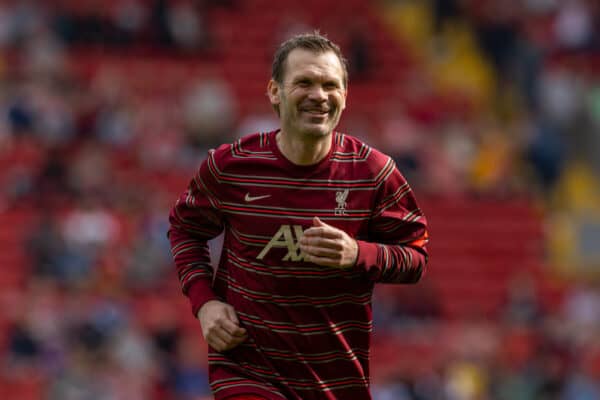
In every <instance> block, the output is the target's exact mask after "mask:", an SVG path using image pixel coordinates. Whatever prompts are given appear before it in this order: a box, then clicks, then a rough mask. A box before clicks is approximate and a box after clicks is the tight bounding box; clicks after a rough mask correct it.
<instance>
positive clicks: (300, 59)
mask: <svg viewBox="0 0 600 400" xmlns="http://www.w3.org/2000/svg"><path fill="white" fill-rule="evenodd" d="M298 75H317V76H321V77H327V78H329V79H339V80H341V81H343V80H344V69H343V68H342V63H341V62H340V59H339V58H338V56H337V55H336V54H335V53H334V52H332V51H327V52H324V53H317V52H314V51H310V50H306V49H294V50H292V51H291V52H290V53H289V54H288V57H287V60H286V68H285V77H284V79H286V78H289V79H293V78H294V77H296V76H298Z"/></svg>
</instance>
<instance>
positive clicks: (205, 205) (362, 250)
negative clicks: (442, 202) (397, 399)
mask: <svg viewBox="0 0 600 400" xmlns="http://www.w3.org/2000/svg"><path fill="white" fill-rule="evenodd" d="M276 134H277V131H275V132H268V133H257V134H253V135H249V136H247V137H244V138H242V139H240V140H238V141H236V142H235V143H233V144H230V145H222V146H220V147H219V148H218V149H216V150H211V151H210V152H209V154H208V157H207V159H206V160H205V161H204V162H203V163H202V165H201V166H200V169H199V171H198V173H197V174H196V175H195V176H194V178H193V179H192V181H191V183H190V185H189V188H188V190H187V191H186V192H185V193H184V194H183V195H182V196H181V197H180V198H179V200H178V201H177V204H176V205H175V207H174V208H173V210H172V211H171V215H170V223H171V228H170V230H169V238H170V241H171V246H172V252H173V257H174V260H175V264H176V267H177V272H178V275H179V279H180V281H181V284H182V288H183V292H184V293H185V294H186V295H187V296H188V297H189V299H190V301H191V304H192V310H193V313H194V315H196V313H197V311H198V310H199V308H200V307H201V306H202V305H203V304H204V303H205V302H206V301H208V300H211V299H220V300H222V301H225V302H227V303H228V304H231V305H232V306H233V307H234V308H235V310H236V312H237V315H238V317H239V319H240V323H241V325H242V326H243V327H244V328H246V329H247V331H248V340H247V341H246V342H245V343H243V344H241V345H240V346H238V347H236V348H235V349H232V350H230V351H227V352H223V353H218V352H216V351H214V350H213V349H210V351H209V380H210V384H211V388H212V390H213V393H214V394H215V397H216V399H223V398H225V397H227V396H231V395H234V394H239V393H247V394H252V393H254V394H257V395H260V396H264V397H266V398H268V399H302V400H310V399H370V398H371V396H370V393H369V341H370V333H371V330H372V310H371V295H372V291H373V285H374V284H375V283H376V282H389V283H414V282H416V281H418V280H419V278H420V277H421V276H422V274H423V272H424V270H425V265H426V262H427V251H426V247H425V245H426V243H427V240H428V235H427V223H426V219H425V217H424V216H423V214H422V212H421V210H420V209H419V207H418V206H417V203H416V201H415V197H414V195H413V193H412V191H411V189H410V187H409V185H408V183H407V182H406V181H405V179H404V178H403V176H402V175H401V173H400V172H399V171H398V170H397V169H396V167H395V164H394V162H393V160H392V159H391V158H390V157H388V156H386V155H384V154H382V153H381V152H379V151H377V150H375V149H373V148H371V147H369V146H368V145H366V144H365V143H363V142H361V141H360V140H358V139H356V138H354V137H351V136H348V135H344V134H341V133H334V134H333V135H332V146H331V150H330V152H329V154H328V156H327V157H325V158H324V159H323V160H322V161H321V162H319V163H318V164H315V165H310V166H298V165H295V164H293V163H291V162H290V161H289V160H288V159H286V158H285V157H284V156H283V154H281V152H280V151H279V149H278V147H277V144H276V141H275V135H276ZM315 216H318V217H319V218H320V219H321V220H322V221H324V222H325V223H327V224H330V225H333V226H335V227H337V228H340V229H342V230H344V231H345V232H346V233H348V234H349V235H350V236H352V237H354V238H355V239H357V241H358V245H359V254H358V259H357V262H356V266H355V267H354V268H350V269H336V268H330V267H322V266H319V265H316V264H313V263H309V262H305V261H304V260H303V254H302V252H301V251H300V249H299V244H298V242H299V240H300V238H301V237H302V233H303V231H304V230H306V229H307V228H309V227H310V226H312V219H313V217H315ZM223 230H224V231H225V234H224V242H223V250H222V253H221V258H220V264H219V267H218V269H217V271H216V272H215V271H213V269H212V268H211V266H210V259H209V253H208V246H207V243H206V242H207V240H209V239H211V238H214V237H215V236H217V235H218V234H220V233H221V232H222V231H223Z"/></svg>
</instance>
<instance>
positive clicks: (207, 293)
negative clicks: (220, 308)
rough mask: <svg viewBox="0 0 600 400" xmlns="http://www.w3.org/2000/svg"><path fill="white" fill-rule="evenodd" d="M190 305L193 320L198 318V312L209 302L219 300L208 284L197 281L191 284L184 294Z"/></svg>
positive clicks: (203, 281)
mask: <svg viewBox="0 0 600 400" xmlns="http://www.w3.org/2000/svg"><path fill="white" fill-rule="evenodd" d="M186 295H187V297H188V298H189V300H190V303H191V305H192V313H193V314H194V318H197V317H198V311H199V310H200V308H201V307H202V306H203V305H204V304H205V303H206V302H208V301H210V300H219V298H218V297H217V295H216V294H215V293H214V292H213V290H212V287H211V286H210V284H209V283H208V282H207V281H205V280H202V279H197V280H195V281H194V282H192V283H191V285H190V287H189V288H188V290H187V293H186Z"/></svg>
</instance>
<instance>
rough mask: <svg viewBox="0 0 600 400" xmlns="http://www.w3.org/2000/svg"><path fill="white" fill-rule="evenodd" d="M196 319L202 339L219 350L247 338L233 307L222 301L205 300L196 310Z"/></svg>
mask: <svg viewBox="0 0 600 400" xmlns="http://www.w3.org/2000/svg"><path fill="white" fill-rule="evenodd" d="M198 320H199V321H200V325H201V327H202V335H203V336H204V339H205V340H206V342H207V343H208V344H209V345H210V346H211V347H212V348H213V349H215V350H217V351H219V352H221V351H227V350H231V349H233V348H234V347H236V346H237V345H239V344H240V343H242V342H243V341H245V340H246V339H247V338H248V335H247V333H246V329H244V328H242V327H240V321H239V320H238V317H237V315H236V314H235V310H234V309H233V307H232V306H230V305H229V304H227V303H223V302H222V301H218V300H210V301H207V302H206V303H205V304H204V305H203V306H202V307H200V310H199V311H198Z"/></svg>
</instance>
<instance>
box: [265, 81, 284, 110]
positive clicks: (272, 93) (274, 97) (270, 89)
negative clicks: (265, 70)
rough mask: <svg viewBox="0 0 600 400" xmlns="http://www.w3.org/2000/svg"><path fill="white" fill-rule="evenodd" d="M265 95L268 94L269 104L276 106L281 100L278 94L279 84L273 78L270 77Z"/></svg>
mask: <svg viewBox="0 0 600 400" xmlns="http://www.w3.org/2000/svg"><path fill="white" fill-rule="evenodd" d="M267 95H268V96H269V101H270V102H271V105H273V106H278V105H279V103H280V102H281V98H280V96H279V84H278V83H277V82H275V81H274V80H273V79H270V80H269V84H268V85H267Z"/></svg>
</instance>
